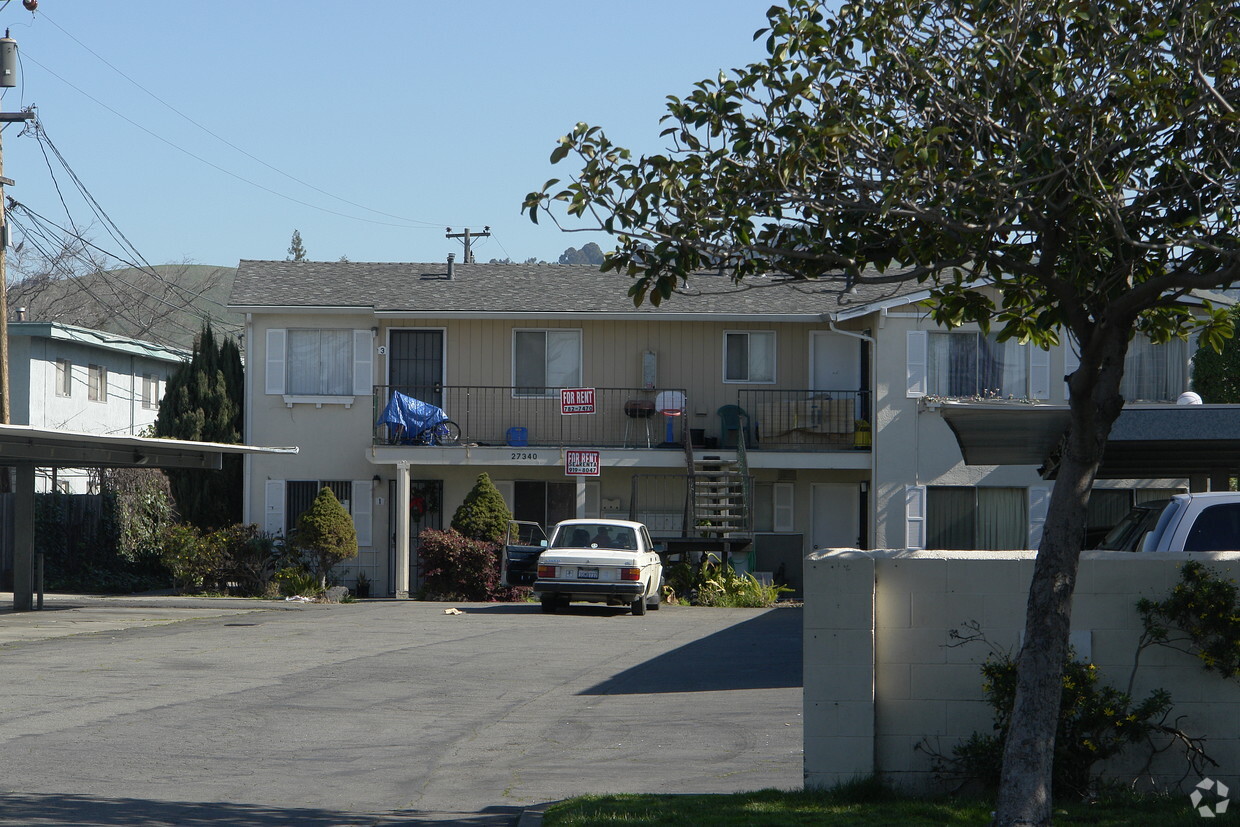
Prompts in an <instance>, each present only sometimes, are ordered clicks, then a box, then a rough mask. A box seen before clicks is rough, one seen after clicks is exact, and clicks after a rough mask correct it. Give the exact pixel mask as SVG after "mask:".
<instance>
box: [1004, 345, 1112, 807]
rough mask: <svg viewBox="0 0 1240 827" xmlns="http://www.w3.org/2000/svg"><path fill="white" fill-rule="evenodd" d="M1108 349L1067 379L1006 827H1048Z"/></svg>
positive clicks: (1104, 421)
mask: <svg viewBox="0 0 1240 827" xmlns="http://www.w3.org/2000/svg"><path fill="white" fill-rule="evenodd" d="M1107 344H1108V345H1109V347H1100V348H1098V350H1104V351H1107V352H1106V353H1105V355H1101V354H1099V353H1098V351H1095V352H1094V353H1092V354H1090V356H1087V355H1086V354H1084V353H1083V354H1082V359H1081V368H1080V369H1079V370H1078V371H1077V373H1076V374H1074V375H1073V377H1072V384H1071V395H1072V399H1071V400H1070V401H1069V406H1070V410H1071V417H1070V424H1069V426H1068V438H1067V440H1066V441H1065V445H1064V451H1063V459H1062V462H1061V464H1060V466H1059V473H1058V476H1057V478H1056V480H1055V487H1054V489H1053V490H1052V492H1051V501H1050V507H1049V509H1048V510H1047V516H1046V523H1045V525H1044V526H1043V529H1042V541H1041V543H1040V544H1039V545H1038V556H1037V559H1036V560H1035V562H1034V569H1033V580H1032V582H1031V583H1030V584H1029V602H1028V604H1027V607H1026V610H1025V639H1024V643H1023V645H1022V647H1021V651H1020V657H1019V659H1018V662H1017V671H1016V677H1017V683H1016V700H1015V703H1014V704H1013V707H1012V716H1011V719H1010V720H1009V722H1008V733H1007V740H1006V741H1005V742H1004V749H1003V769H1002V773H1001V775H1000V781H999V797H998V801H997V802H996V810H995V821H994V823H995V824H997V825H1004V826H1005V827H1007V826H1008V825H1049V824H1050V823H1051V811H1052V810H1051V805H1052V789H1051V780H1052V770H1053V764H1054V755H1055V731H1056V729H1057V728H1058V722H1059V706H1060V701H1061V699H1062V696H1063V666H1064V662H1065V660H1066V659H1067V654H1068V634H1069V632H1070V630H1071V621H1072V593H1073V592H1074V591H1075V589H1076V574H1077V567H1078V564H1079V562H1080V558H1081V546H1082V545H1083V544H1084V541H1085V509H1086V506H1087V505H1088V504H1089V492H1090V489H1091V488H1092V487H1093V483H1094V478H1095V476H1096V475H1097V473H1098V466H1099V464H1100V463H1101V461H1102V452H1103V448H1104V447H1105V446H1106V440H1107V436H1108V435H1109V434H1110V432H1111V425H1112V424H1113V423H1114V422H1115V420H1116V418H1117V417H1118V416H1119V413H1120V410H1121V409H1122V408H1123V398H1122V397H1121V396H1120V394H1119V383H1120V379H1121V378H1122V377H1123V362H1124V354H1125V352H1126V351H1127V339H1126V338H1123V339H1119V340H1118V341H1113V342H1109V343H1107ZM1095 365H1102V366H1103V367H1102V368H1100V369H1099V368H1094V366H1095ZM1091 376H1092V377H1093V379H1090V377H1091Z"/></svg>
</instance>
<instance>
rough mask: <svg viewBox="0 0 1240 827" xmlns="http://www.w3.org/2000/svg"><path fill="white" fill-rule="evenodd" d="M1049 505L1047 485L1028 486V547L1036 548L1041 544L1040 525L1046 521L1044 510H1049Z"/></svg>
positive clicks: (1048, 487)
mask: <svg viewBox="0 0 1240 827" xmlns="http://www.w3.org/2000/svg"><path fill="white" fill-rule="evenodd" d="M1050 505H1051V487H1050V486H1049V485H1031V486H1029V548H1037V547H1038V546H1040V545H1041V544H1042V526H1043V525H1044V524H1045V523H1046V512H1047V511H1049V510H1050Z"/></svg>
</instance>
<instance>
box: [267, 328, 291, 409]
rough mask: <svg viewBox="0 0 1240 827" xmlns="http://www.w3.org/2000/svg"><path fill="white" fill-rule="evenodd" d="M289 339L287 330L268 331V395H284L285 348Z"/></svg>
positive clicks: (275, 329) (274, 329)
mask: <svg viewBox="0 0 1240 827" xmlns="http://www.w3.org/2000/svg"><path fill="white" fill-rule="evenodd" d="M287 339H288V331H287V330H282V329H280V328H272V329H270V330H268V331H267V363H266V371H267V377H266V392H267V393H271V394H281V395H283V393H284V348H285V342H286V341H287Z"/></svg>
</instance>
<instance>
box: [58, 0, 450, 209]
mask: <svg viewBox="0 0 1240 827" xmlns="http://www.w3.org/2000/svg"><path fill="white" fill-rule="evenodd" d="M42 16H43V19H44V20H46V21H48V22H49V23H51V24H52V25H53V26H55V27H56V28H57V29H59V30H60V32H61V33H62V34H64V35H65V36H66V37H68V38H69V39H70V40H72V41H73V42H74V43H76V44H77V45H79V46H81V47H82V48H83V49H85V50H86V51H87V52H89V53H90V54H91V55H93V56H94V57H95V58H96V59H97V60H98V61H99V62H100V63H102V64H103V65H104V66H107V67H108V68H109V69H111V70H112V71H113V72H116V74H118V75H120V76H121V77H123V78H124V79H125V80H127V81H129V82H130V83H131V84H133V85H134V86H135V87H137V88H138V89H140V90H141V91H142V92H145V93H146V94H147V95H149V96H150V97H151V98H152V99H154V100H155V101H157V102H158V103H159V104H161V105H162V106H164V107H166V108H167V109H169V110H170V111H172V112H174V113H176V114H177V115H179V116H180V117H181V118H184V119H185V120H186V121H188V122H189V123H191V124H193V125H194V126H196V127H198V128H199V129H201V130H202V131H203V132H205V133H207V134H208V135H210V136H211V137H212V138H215V139H216V140H217V141H219V142H220V143H222V144H224V145H225V146H228V147H230V148H231V149H234V150H236V151H237V152H240V153H241V154H242V155H244V156H245V157H247V158H249V159H250V160H251V161H254V162H255V163H257V164H261V165H262V166H264V167H266V168H267V169H269V170H271V171H272V172H274V173H277V174H279V175H282V176H284V177H285V178H287V179H289V180H290V181H293V182H294V183H297V184H301V185H302V186H303V187H306V188H307V189H312V190H314V191H315V192H317V193H319V194H320V195H326V196H327V197H328V198H331V199H332V200H335V201H340V202H342V203H345V204H348V205H349V206H351V207H357V208H358V209H361V210H366V211H367V212H372V213H374V214H376V215H382V216H385V217H387V218H395V219H397V220H399V221H407V222H409V223H410V224H423V225H425V226H426V227H427V228H431V227H439V226H442V224H443V222H440V221H435V222H431V221H423V220H421V219H418V218H408V217H406V216H403V215H394V214H393V213H388V212H384V211H383V210H376V209H374V208H373V207H367V206H366V205H365V204H358V203H357V202H355V201H350V200H349V199H347V198H344V197H342V196H340V195H336V194H335V193H332V192H328V191H327V190H325V189H322V188H320V187H317V186H315V185H314V184H311V183H309V182H308V181H303V180H302V179H300V178H298V177H297V176H295V175H292V174H290V173H288V172H285V171H284V170H282V169H279V168H278V167H275V166H272V165H271V164H269V163H267V162H266V161H264V160H263V159H262V158H259V157H257V156H255V155H253V154H251V153H249V152H247V151H246V150H245V149H242V148H241V147H239V146H237V145H236V144H234V143H233V142H232V141H230V140H228V139H227V138H225V137H223V136H222V135H219V134H218V133H216V132H213V131H212V130H211V129H209V128H208V127H206V126H204V125H202V124H201V123H199V122H198V121H196V120H194V119H193V118H191V117H190V116H189V115H187V114H185V113H184V112H182V111H181V110H180V109H177V108H176V107H175V106H173V105H172V104H170V103H168V102H167V101H166V100H164V99H163V98H161V97H159V96H158V95H156V94H155V93H154V92H152V91H151V90H150V89H147V88H146V87H145V86H143V85H142V84H140V83H138V82H137V81H136V80H134V79H133V78H131V77H130V76H129V75H127V74H125V73H124V72H122V71H121V70H120V69H118V68H117V67H116V66H114V65H113V64H112V63H110V62H109V61H108V60H107V59H106V58H104V57H103V56H102V55H100V54H99V53H98V52H96V51H95V50H94V49H92V48H90V47H89V46H87V45H86V44H85V43H83V42H82V41H81V40H78V39H77V37H75V36H74V35H73V34H71V33H70V32H68V31H65V29H64V27H63V26H61V25H60V24H58V23H57V22H56V21H55V20H52V19H51V18H50V17H48V16H47V13H46V12H45V13H44V14H43V15H42ZM79 91H80V90H79Z"/></svg>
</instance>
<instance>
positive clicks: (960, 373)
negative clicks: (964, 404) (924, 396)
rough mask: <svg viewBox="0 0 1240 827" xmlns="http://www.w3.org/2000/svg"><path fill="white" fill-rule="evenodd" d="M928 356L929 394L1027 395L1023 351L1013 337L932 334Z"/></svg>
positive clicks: (1027, 383)
mask: <svg viewBox="0 0 1240 827" xmlns="http://www.w3.org/2000/svg"><path fill="white" fill-rule="evenodd" d="M927 356H928V364H927V370H928V379H929V388H928V392H929V393H930V394H931V395H932V396H948V397H967V396H982V397H991V396H998V397H1007V396H1015V397H1020V398H1024V397H1026V396H1028V394H1029V381H1028V377H1029V365H1028V358H1027V356H1026V350H1025V349H1024V348H1022V347H1021V346H1020V344H1019V343H1017V342H1016V341H1015V340H1012V339H1009V340H1008V341H1006V342H997V341H995V338H994V337H993V336H983V335H982V334H981V333H931V334H930V338H929V353H928V355H927Z"/></svg>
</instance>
